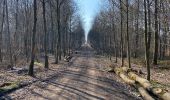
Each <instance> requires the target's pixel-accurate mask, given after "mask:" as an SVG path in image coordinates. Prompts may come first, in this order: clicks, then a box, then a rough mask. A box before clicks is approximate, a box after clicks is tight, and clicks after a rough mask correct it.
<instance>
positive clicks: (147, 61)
mask: <svg viewBox="0 0 170 100" xmlns="http://www.w3.org/2000/svg"><path fill="white" fill-rule="evenodd" d="M144 9H145V38H144V41H145V62H146V68H147V79H148V80H150V64H149V47H148V30H147V28H148V25H147V3H146V0H144Z"/></svg>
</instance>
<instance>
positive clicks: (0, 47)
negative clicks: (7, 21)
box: [0, 0, 5, 62]
mask: <svg viewBox="0 0 170 100" xmlns="http://www.w3.org/2000/svg"><path fill="white" fill-rule="evenodd" d="M4 18H5V0H4V1H3V11H2V23H1V31H0V62H2V60H3V55H2V32H3V27H4Z"/></svg>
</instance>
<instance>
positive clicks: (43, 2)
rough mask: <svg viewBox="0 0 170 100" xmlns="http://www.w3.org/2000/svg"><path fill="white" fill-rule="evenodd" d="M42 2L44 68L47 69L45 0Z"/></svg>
mask: <svg viewBox="0 0 170 100" xmlns="http://www.w3.org/2000/svg"><path fill="white" fill-rule="evenodd" d="M42 4H43V19H44V50H45V66H44V68H46V69H48V68H49V66H48V65H49V64H48V55H47V27H46V16H45V13H46V10H45V8H46V7H45V0H43V2H42Z"/></svg>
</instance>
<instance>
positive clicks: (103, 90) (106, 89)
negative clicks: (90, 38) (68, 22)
mask: <svg viewBox="0 0 170 100" xmlns="http://www.w3.org/2000/svg"><path fill="white" fill-rule="evenodd" d="M103 65H104V63H103V62H100V58H98V57H95V55H94V53H93V51H91V50H82V51H80V52H78V54H76V55H74V57H73V58H72V60H71V61H70V62H69V63H68V64H67V65H66V66H65V67H66V68H65V70H62V71H60V72H56V73H55V75H53V77H49V78H48V79H46V80H45V81H42V80H39V81H37V82H35V83H33V84H31V85H29V86H26V87H24V88H22V89H18V90H16V91H14V92H12V93H10V94H8V95H6V96H5V98H6V99H16V100H137V99H139V98H137V97H135V96H134V95H132V94H130V92H129V89H128V88H127V86H126V85H124V84H123V83H120V82H118V81H117V77H116V76H115V75H114V74H112V75H109V73H107V72H103V71H101V70H100V69H101V67H103Z"/></svg>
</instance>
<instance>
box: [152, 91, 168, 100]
mask: <svg viewBox="0 0 170 100" xmlns="http://www.w3.org/2000/svg"><path fill="white" fill-rule="evenodd" d="M151 92H152V93H153V94H154V95H156V96H158V97H159V98H161V99H162V100H170V93H169V92H168V91H166V90H165V89H161V88H153V89H152V90H151Z"/></svg>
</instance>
